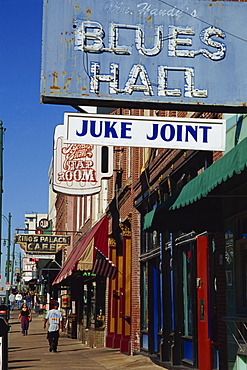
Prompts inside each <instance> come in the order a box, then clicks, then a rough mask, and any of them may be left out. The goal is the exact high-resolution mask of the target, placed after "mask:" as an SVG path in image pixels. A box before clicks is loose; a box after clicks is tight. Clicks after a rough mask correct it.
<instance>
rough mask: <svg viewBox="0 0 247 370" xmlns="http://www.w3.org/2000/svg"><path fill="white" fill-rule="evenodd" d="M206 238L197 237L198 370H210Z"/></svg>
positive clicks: (207, 250)
mask: <svg viewBox="0 0 247 370" xmlns="http://www.w3.org/2000/svg"><path fill="white" fill-rule="evenodd" d="M208 244H209V243H208V237H207V236H198V237H197V314H198V315H197V325H198V369H200V370H212V350H211V338H210V314H209V312H210V311H209V302H210V301H209V246H208Z"/></svg>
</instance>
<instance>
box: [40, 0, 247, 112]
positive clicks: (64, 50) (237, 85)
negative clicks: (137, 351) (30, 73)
mask: <svg viewBox="0 0 247 370" xmlns="http://www.w3.org/2000/svg"><path fill="white" fill-rule="evenodd" d="M246 14H247V3H246V2H241V1H238V2H236V1H207V0H204V1H191V0H172V1H170V2H166V1H162V0H152V1H150V0H149V1H140V0H125V1H118V0H111V1H104V0H102V1H101V2H100V5H99V1H98V0H70V1H61V0H49V1H44V12H43V49H42V73H41V100H42V102H44V103H51V104H54V103H55V104H68V105H69V104H70V105H95V106H100V105H101V106H110V107H113V106H117V107H123V106H124V107H126V106H130V107H133V106H134V107H137V108H141V107H144V108H148V107H154V106H155V107H157V108H158V109H168V107H169V109H170V108H171V107H173V108H176V109H177V110H181V109H182V110H185V108H187V109H186V110H192V111H193V110H201V111H203V110H205V109H207V110H209V109H212V106H214V109H218V111H220V112H225V111H228V110H229V108H231V111H232V110H233V108H235V110H240V109H242V110H243V111H246V104H247V100H246V89H247V74H246V67H245V63H244V61H245V60H246V59H247V48H246V42H247V37H246V35H247V22H246ZM140 104H141V106H140ZM210 111H211V110H210Z"/></svg>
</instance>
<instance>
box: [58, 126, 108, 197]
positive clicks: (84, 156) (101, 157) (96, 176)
mask: <svg viewBox="0 0 247 370" xmlns="http://www.w3.org/2000/svg"><path fill="white" fill-rule="evenodd" d="M64 129H65V126H64V125H58V126H57V127H56V129H55V134H54V152H53V189H54V191H57V192H60V193H64V194H68V195H90V194H95V193H98V192H99V191H100V190H101V179H102V178H107V177H111V176H112V173H113V148H112V147H107V146H99V145H94V144H85V143H86V142H87V141H85V140H83V141H81V142H80V143H78V142H77V143H76V142H72V143H69V144H68V143H65V142H64V136H65V135H66V133H65V131H64Z"/></svg>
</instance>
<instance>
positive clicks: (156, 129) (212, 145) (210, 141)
mask: <svg viewBox="0 0 247 370" xmlns="http://www.w3.org/2000/svg"><path fill="white" fill-rule="evenodd" d="M63 126H64V127H63V132H64V142H67V143H87V144H91V145H109V146H127V147H145V148H170V149H184V150H211V151H224V150H225V136H226V122H225V120H223V119H221V120H220V119H199V118H198V119H197V118H194V119H193V118H174V117H152V116H149V117H147V116H122V115H100V114H97V115H90V114H80V113H65V114H64V125H63Z"/></svg>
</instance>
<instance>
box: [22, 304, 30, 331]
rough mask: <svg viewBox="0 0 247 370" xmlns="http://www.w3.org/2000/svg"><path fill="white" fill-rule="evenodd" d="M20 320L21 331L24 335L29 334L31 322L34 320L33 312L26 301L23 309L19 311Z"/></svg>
mask: <svg viewBox="0 0 247 370" xmlns="http://www.w3.org/2000/svg"><path fill="white" fill-rule="evenodd" d="M19 320H20V321H21V332H22V335H27V332H28V329H29V323H30V322H31V321H32V312H31V310H30V309H29V308H28V307H27V304H26V303H23V305H22V307H21V311H20V313H19Z"/></svg>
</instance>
